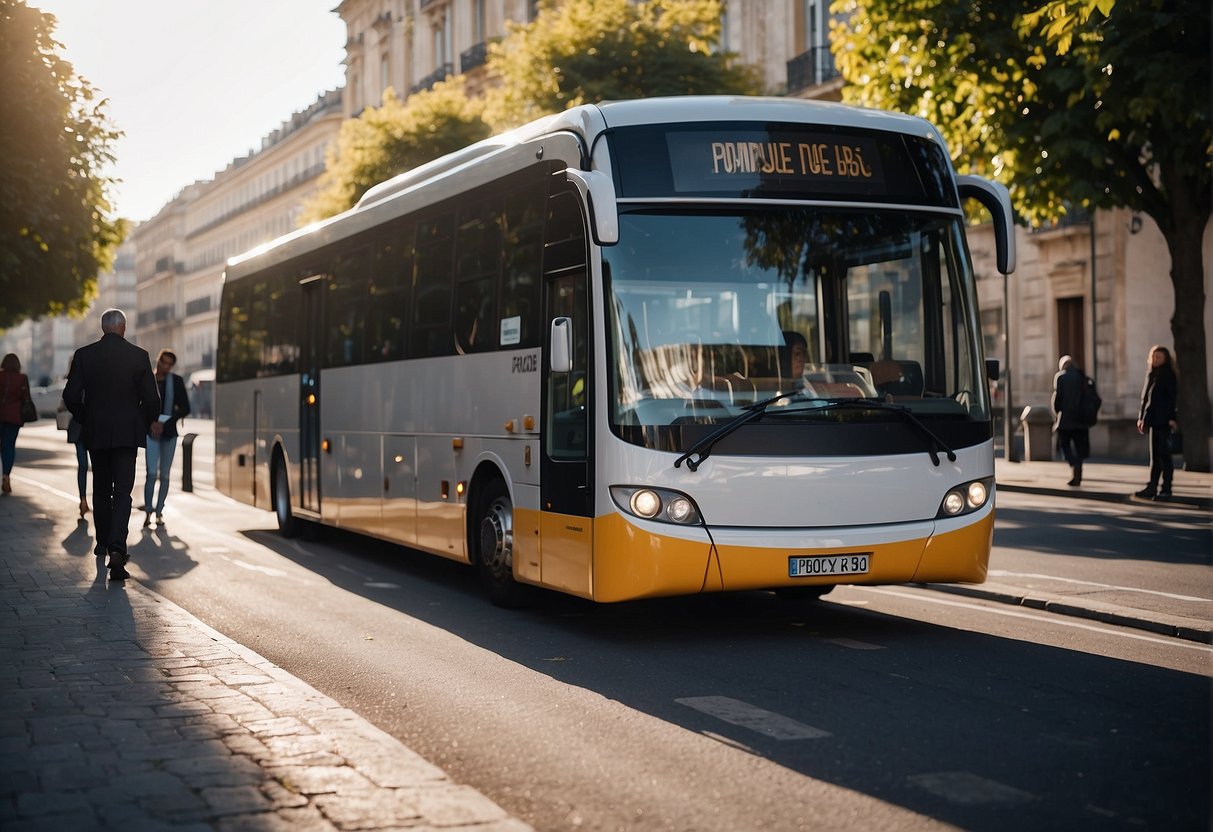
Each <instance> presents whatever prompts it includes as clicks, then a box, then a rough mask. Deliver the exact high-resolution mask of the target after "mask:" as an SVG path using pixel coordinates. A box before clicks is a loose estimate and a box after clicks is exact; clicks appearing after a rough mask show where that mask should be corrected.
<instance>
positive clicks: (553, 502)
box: [539, 191, 594, 596]
mask: <svg viewBox="0 0 1213 832" xmlns="http://www.w3.org/2000/svg"><path fill="white" fill-rule="evenodd" d="M543 270H544V286H543V290H544V310H545V319H546V321H547V322H548V332H547V335H546V336H545V341H544V347H545V354H544V358H543V372H544V385H543V424H542V425H541V435H542V437H543V439H542V445H543V450H542V452H541V453H540V488H539V502H540V509H541V511H540V519H539V536H540V551H541V552H542V555H541V565H540V576H541V580H542V582H543V583H544V585H546V586H550V587H553V588H557V589H563V590H565V591H568V592H572V593H575V594H578V595H584V596H589V595H591V594H592V592H593V579H592V576H593V539H594V529H593V517H594V494H593V488H592V482H593V479H592V466H591V451H592V448H591V443H590V424H591V422H590V408H591V405H592V402H593V396H592V394H591V392H592V389H593V379H592V378H591V376H590V367H591V366H592V361H591V356H590V349H589V345H590V342H591V332H592V326H591V322H590V313H589V303H590V293H589V290H588V286H587V281H588V273H587V245H586V230H585V223H584V220H583V211H582V208H581V204H580V201H579V200H578V199H577V197H576V196H575V195H574V193H573V192H572V191H560V192H559V193H556V194H553V195H552V197H551V198H550V199H549V201H548V208H547V217H546V221H545V223H544V254H543ZM553 321H559V323H558V324H557V326H556V327H552V326H551V324H552V322H553ZM566 332H567V333H569V334H570V335H571V339H570V341H571V347H572V349H571V351H570V357H571V359H572V367H571V369H570V370H569V371H567V372H564V371H561V372H553V371H552V364H551V355H552V338H553V333H556V337H560V338H565V337H567V336H566V335H565V333H566Z"/></svg>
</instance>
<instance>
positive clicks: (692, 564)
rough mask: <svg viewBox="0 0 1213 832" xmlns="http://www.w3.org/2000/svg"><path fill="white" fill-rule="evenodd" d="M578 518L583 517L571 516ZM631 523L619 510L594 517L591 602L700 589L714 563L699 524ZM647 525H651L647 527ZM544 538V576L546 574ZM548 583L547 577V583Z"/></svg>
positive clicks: (713, 581)
mask: <svg viewBox="0 0 1213 832" xmlns="http://www.w3.org/2000/svg"><path fill="white" fill-rule="evenodd" d="M572 519H574V520H582V519H583V518H572ZM662 525H663V524H658V523H648V524H643V525H642V524H641V523H638V522H636V523H634V522H631V521H630V520H629V519H628V518H626V517H624V516H623V515H622V514H619V513H618V512H612V513H610V514H606V515H604V516H602V517H598V518H596V519H595V520H594V596H593V597H594V600H595V601H626V600H629V599H632V598H654V597H658V596H662V595H691V594H694V593H697V592H701V591H703V589H704V585H705V582H706V583H708V585H709V586H712V587H713V588H715V587H716V586H718V585H719V582H718V580H717V578H716V576H715V575H713V576H711V580H710V581H707V578H708V571H709V569H710V568H711V569H714V568H715V567H714V564H713V563H712V559H711V554H712V541H711V540H710V539H708V535H707V532H706V531H705V530H704V528H703V527H702V526H684V527H675V526H666V527H665V528H660V527H661V526H662ZM644 526H648V527H649V528H645V527H644ZM547 545H548V541H547V539H546V538H545V539H544V552H545V556H544V566H545V569H544V578H545V579H546V578H547V577H548V572H547V569H546V566H547V562H548V561H547V556H546V552H547ZM545 582H546V581H545Z"/></svg>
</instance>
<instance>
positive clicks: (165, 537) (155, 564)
mask: <svg viewBox="0 0 1213 832" xmlns="http://www.w3.org/2000/svg"><path fill="white" fill-rule="evenodd" d="M130 553H131V562H132V563H137V564H138V565H139V568H140V569H141V570H143V572H144V573H145V574H146V575H147V576H148V578H150V579H152V580H161V579H166V580H167V579H172V578H180V577H181V576H182V575H184V574H186V573H187V572H189V571H190V570H191V569H193V568H194V567H195V566H197V565H198V561H196V560H194V559H193V558H192V557H190V555H189V546H188V545H187V544H185V543H184V542H182V540H181V538H179V537H177V536H175V535H172V534H170V533H169V531H168V529H166V528H165V527H164V526H163V525H160V526H156V527H155V528H145V529H142V530H141V532H140V534H139V542H138V543H136V544H135V545H134V546H132V547H131V549H130Z"/></svg>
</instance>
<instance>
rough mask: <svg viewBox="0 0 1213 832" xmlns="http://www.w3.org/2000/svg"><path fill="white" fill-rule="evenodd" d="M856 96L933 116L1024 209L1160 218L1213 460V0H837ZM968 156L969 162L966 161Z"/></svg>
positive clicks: (1188, 373) (1193, 419)
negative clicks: (1075, 208)
mask: <svg viewBox="0 0 1213 832" xmlns="http://www.w3.org/2000/svg"><path fill="white" fill-rule="evenodd" d="M833 8H834V10H835V12H838V13H840V16H841V17H843V18H844V20H843V21H842V22H841V23H838V24H835V26H834V28H833V33H832V49H833V52H834V55H835V58H836V61H837V64H838V68H839V71H840V73H841V74H842V76H843V78H844V80H845V81H846V82H847V84H848V86H846V87H844V90H843V95H844V98H845V99H846V100H848V101H851V102H855V103H860V104H864V105H867V106H873V107H879V108H883V109H890V110H901V111H903V112H910V113H915V114H917V115H921V116H923V117H925V118H927V119H928V120H930V121H931V122H933V123H934V124H936V125H937V126H938V127H939V128H940V131H941V132H942V134H943V136H944V138H945V139H946V140H947V141H948V144H949V145H950V147H951V149H952V153H953V155H954V159H955V160H957V164H958V166H959V167H961V168H962V169H963V168H968V169H969V170H971V171H972V172H975V173H980V174H983V175H987V176H993V177H994V178H997V179H999V180H1001V181H1003V182H1004V183H1006V184H1008V186H1009V187H1010V189H1011V195H1012V199H1013V201H1014V203H1015V206H1016V209H1017V210H1018V211H1019V213H1020V214H1021V216H1022V217H1023V218H1024V219H1026V220H1027V221H1029V222H1032V223H1033V224H1037V223H1041V222H1047V221H1050V220H1055V219H1057V218H1058V217H1060V216H1061V215H1063V214H1064V213H1065V210H1066V206H1067V205H1082V206H1084V207H1087V208H1089V209H1096V208H1116V207H1126V208H1131V209H1133V210H1135V211H1140V212H1142V213H1145V214H1147V215H1149V216H1150V217H1151V218H1152V219H1153V220H1154V221H1155V222H1156V223H1157V224H1158V227H1159V229H1161V231H1162V234H1163V236H1164V238H1165V240H1166V244H1167V248H1168V250H1169V251H1170V254H1171V282H1172V285H1173V287H1174V290H1175V309H1174V314H1173V316H1172V318H1171V332H1172V335H1173V337H1174V341H1175V353H1176V359H1177V362H1178V365H1179V367H1180V368H1181V371H1182V373H1183V375H1182V379H1183V383H1182V384H1181V386H1180V403H1179V406H1180V412H1181V414H1182V418H1183V428H1184V432H1185V434H1187V437H1188V440H1189V441H1187V442H1185V443H1184V446H1185V447H1184V456H1185V461H1186V463H1187V466H1188V468H1189V469H1191V470H1197V471H1208V470H1209V435H1210V404H1209V392H1208V381H1207V379H1208V370H1207V360H1208V359H1207V355H1208V353H1207V345H1206V338H1205V330H1204V319H1203V316H1204V310H1205V290H1204V269H1203V265H1202V258H1201V242H1202V238H1203V234H1204V229H1205V226H1206V225H1207V223H1208V221H1209V219H1210V199H1211V196H1213V168H1211V162H1210V159H1211V156H1210V152H1211V150H1213V126H1211V124H1213V122H1211V118H1210V116H1211V114H1210V107H1211V106H1213V105H1211V100H1213V96H1211V89H1210V87H1211V85H1210V73H1209V62H1208V54H1209V42H1210V7H1209V4H1208V3H1184V2H1180V0H1137V2H1134V3H1127V2H1120V3H1115V2H1114V0H1071V1H1070V2H1067V0H1050V2H1047V3H1042V0H975V2H971V3H964V4H961V3H954V2H950V0H915V2H911V3H906V2H901V0H837V2H836V3H835V5H834V7H833ZM963 160H969V162H968V163H966V162H965V161H963Z"/></svg>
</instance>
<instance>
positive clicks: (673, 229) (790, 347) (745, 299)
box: [603, 207, 989, 427]
mask: <svg viewBox="0 0 1213 832" xmlns="http://www.w3.org/2000/svg"><path fill="white" fill-rule="evenodd" d="M960 234H961V229H960V227H959V223H958V221H957V220H955V219H953V218H940V217H935V216H927V215H923V214H902V213H894V212H887V213H879V212H872V211H862V212H861V211H841V210H839V211H829V212H826V211H820V210H815V209H809V208H792V209H789V208H787V207H783V208H780V209H779V210H767V209H763V210H752V211H749V212H731V213H724V212H712V213H696V214H690V215H687V214H682V215H679V214H672V213H668V212H656V211H652V212H635V213H630V214H623V215H621V217H620V240H619V243H618V245H615V246H611V247H609V248H606V249H604V250H603V256H604V261H605V271H606V275H607V286H608V292H609V294H608V300H609V304H610V315H611V317H610V319H609V326H610V329H611V338H612V341H611V358H610V361H611V364H612V367H611V379H610V380H611V395H612V397H613V405H614V406H613V413H612V418H613V423H614V425H616V426H621V425H632V426H641V427H647V426H661V425H677V424H686V423H688V422H694V423H703V424H712V423H722V422H727V421H729V420H731V419H733V418H734V417H736V416H737V415H738V414H739V413H741V412H742V409H743V408H745V407H746V406H748V405H752V404H754V403H755V402H759V401H763V400H766V399H769V398H771V397H773V396H776V395H779V394H780V393H788V392H800V393H802V394H803V395H802V396H797V399H798V400H799V401H801V402H803V401H804V399H806V398H807V399H820V400H827V399H828V400H836V399H847V398H854V399H865V400H875V401H882V402H888V403H896V404H898V405H901V406H904V407H907V408H909V409H910V410H912V411H913V412H914V413H915V414H916V415H917V416H918V417H919V418H933V417H935V416H941V417H947V418H950V419H957V418H962V419H966V420H969V419H972V420H979V421H986V420H988V419H989V405H988V396H987V393H986V390H985V387H984V384H985V382H984V373H983V372H982V368H981V360H980V353H979V352H978V348H977V339H976V333H975V325H976V324H975V321H976V312H975V306H974V300H973V293H972V281H971V279H969V278H968V275H967V265H966V262H967V261H966V259H965V257H964V253H963V243H962V240H961V237H960ZM779 410H780V406H778V405H776V406H774V407H771V408H770V409H769V410H768V411H767V414H766V417H764V418H772V417H774V416H776V415H779V414H778V411H779ZM791 410H792V408H788V412H787V413H786V416H787V417H791V416H792V415H793V414H792V412H791ZM865 412H866V411H865ZM871 412H872V413H873V414H875V416H873V418H881V411H880V410H879V409H873V410H872V411H871ZM805 423H806V425H807V424H811V423H812V420H808V419H806V420H805Z"/></svg>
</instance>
